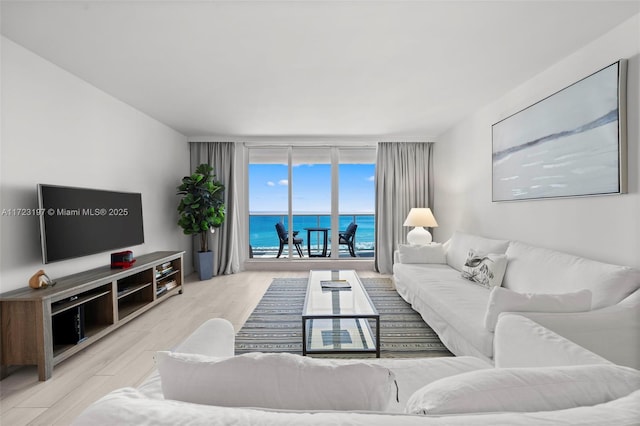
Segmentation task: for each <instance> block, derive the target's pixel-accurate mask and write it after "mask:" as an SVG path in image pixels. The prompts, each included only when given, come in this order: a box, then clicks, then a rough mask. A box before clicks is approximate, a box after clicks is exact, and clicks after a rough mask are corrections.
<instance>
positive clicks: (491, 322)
mask: <svg viewBox="0 0 640 426" xmlns="http://www.w3.org/2000/svg"><path fill="white" fill-rule="evenodd" d="M589 310H591V291H590V290H580V291H577V292H575V293H564V294H535V293H516V292H515V291H511V290H508V289H506V288H501V287H495V288H493V289H492V290H491V294H489V302H488V304H487V312H486V313H485V316H484V326H485V328H486V329H487V330H489V331H491V332H493V331H494V330H495V328H496V323H497V322H498V315H500V313H501V312H585V311H589Z"/></svg>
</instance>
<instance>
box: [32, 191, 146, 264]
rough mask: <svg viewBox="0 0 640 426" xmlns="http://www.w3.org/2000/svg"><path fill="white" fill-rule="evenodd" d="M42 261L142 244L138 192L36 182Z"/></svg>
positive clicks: (140, 209)
mask: <svg viewBox="0 0 640 426" xmlns="http://www.w3.org/2000/svg"><path fill="white" fill-rule="evenodd" d="M38 206H39V208H40V209H41V212H42V214H40V239H41V242H42V260H43V262H44V263H50V262H55V261H58V260H64V259H71V258H74V257H80V256H87V255H90V254H95V253H101V252H105V251H108V250H116V249H122V248H126V247H130V246H135V245H138V244H142V243H144V230H143V226H142V195H141V194H139V193H130V192H114V191H104V190H98V189H88V188H72V187H65V186H55V185H43V184H39V185H38Z"/></svg>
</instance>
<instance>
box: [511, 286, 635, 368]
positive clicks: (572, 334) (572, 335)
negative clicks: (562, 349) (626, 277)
mask: <svg viewBox="0 0 640 426" xmlns="http://www.w3.org/2000/svg"><path fill="white" fill-rule="evenodd" d="M519 314H520V315H523V316H525V317H527V318H530V319H532V320H533V321H535V322H537V323H539V324H541V325H543V326H544V327H546V328H548V329H550V330H553V331H554V332H556V333H558V334H559V335H561V336H563V337H565V338H567V339H570V340H571V341H573V342H575V343H577V344H578V345H580V346H582V347H584V348H586V349H588V350H590V351H593V352H595V353H597V354H598V355H600V356H602V357H604V358H606V359H608V360H609V361H611V362H614V363H615V364H619V365H626V366H628V367H633V368H636V369H640V290H636V292H634V293H633V294H631V295H630V296H628V297H627V298H626V299H624V300H622V301H621V302H620V303H618V304H616V305H613V306H608V307H606V308H602V309H596V310H594V311H588V312H574V313H541V312H521V313H519Z"/></svg>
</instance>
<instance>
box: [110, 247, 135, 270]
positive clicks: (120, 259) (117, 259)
mask: <svg viewBox="0 0 640 426" xmlns="http://www.w3.org/2000/svg"><path fill="white" fill-rule="evenodd" d="M134 263H136V260H135V259H134V258H133V252H132V251H131V250H126V251H120V252H118V253H111V267H112V268H118V269H124V268H129V267H131V266H132V265H133V264H134Z"/></svg>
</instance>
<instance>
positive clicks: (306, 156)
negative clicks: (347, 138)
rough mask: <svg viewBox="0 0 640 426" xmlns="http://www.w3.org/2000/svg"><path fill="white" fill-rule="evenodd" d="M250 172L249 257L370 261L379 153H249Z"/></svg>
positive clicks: (298, 149) (327, 149)
mask: <svg viewBox="0 0 640 426" xmlns="http://www.w3.org/2000/svg"><path fill="white" fill-rule="evenodd" d="M248 170H249V176H248V178H249V246H250V253H249V255H250V257H253V258H273V259H307V258H310V257H311V258H314V259H331V258H333V259H338V258H357V257H373V240H374V223H375V221H374V220H373V218H374V216H373V215H374V198H375V188H374V181H373V177H374V173H375V147H373V148H371V147H358V148H345V147H335V146H322V147H318V146H313V147H306V146H287V147H251V148H249V166H248ZM350 225H351V226H350ZM277 228H280V229H279V231H280V232H278V229H277ZM347 231H349V232H347Z"/></svg>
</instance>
